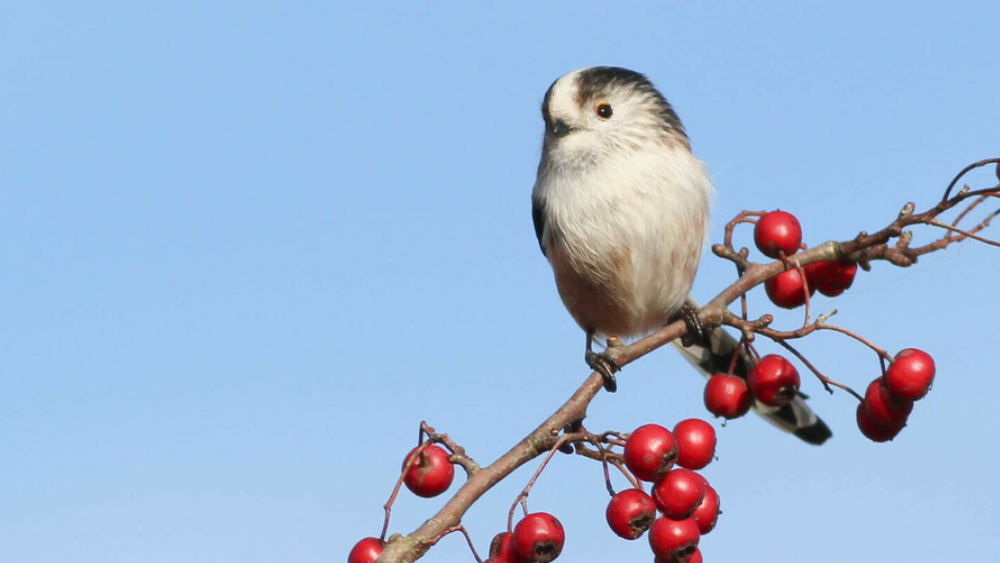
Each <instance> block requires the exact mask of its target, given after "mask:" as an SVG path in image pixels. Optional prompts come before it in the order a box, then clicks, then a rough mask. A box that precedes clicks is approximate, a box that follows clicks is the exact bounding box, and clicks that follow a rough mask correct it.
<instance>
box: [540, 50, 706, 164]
mask: <svg viewBox="0 0 1000 563" xmlns="http://www.w3.org/2000/svg"><path fill="white" fill-rule="evenodd" d="M542 118H543V119H544V120H545V146H546V150H547V151H549V150H558V151H559V152H560V153H564V154H565V155H566V156H576V157H587V156H588V155H589V156H590V157H593V155H597V154H607V153H608V152H609V151H614V150H616V149H622V150H636V149H641V148H643V147H648V146H650V144H651V143H655V144H656V145H661V146H662V145H663V144H667V145H670V146H676V145H677V144H678V143H679V144H680V145H683V146H684V147H687V148H690V147H689V143H688V139H687V135H686V134H685V133H684V127H683V125H681V122H680V119H679V118H678V117H677V114H676V113H674V110H673V108H672V107H671V106H670V104H669V103H668V102H667V100H666V99H665V98H664V97H663V96H662V95H661V94H660V93H659V92H658V91H657V90H656V88H654V87H653V85H652V84H651V83H650V82H649V80H648V79H647V78H646V77H645V76H643V75H642V74H639V73H638V72H635V71H631V70H628V69H624V68H618V67H608V66H595V67H590V68H584V69H580V70H575V71H573V72H570V73H568V74H565V75H563V76H562V77H560V78H559V79H557V80H556V81H555V82H553V83H552V86H550V87H549V90H548V92H546V94H545V101H544V102H543V103H542Z"/></svg>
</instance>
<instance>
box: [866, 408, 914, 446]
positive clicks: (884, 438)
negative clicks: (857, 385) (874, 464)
mask: <svg viewBox="0 0 1000 563" xmlns="http://www.w3.org/2000/svg"><path fill="white" fill-rule="evenodd" d="M857 420H858V429H860V430H861V433H862V434H864V435H865V437H866V438H868V439H869V440H871V441H872V442H888V441H889V440H892V439H893V438H895V437H896V436H897V435H898V434H899V432H900V431H901V430H902V429H903V427H904V426H905V425H906V424H905V423H903V424H899V425H896V426H888V425H885V424H882V423H881V422H879V421H877V420H875V419H874V418H872V415H871V414H870V413H869V412H868V409H866V408H865V404H864V403H858V412H857Z"/></svg>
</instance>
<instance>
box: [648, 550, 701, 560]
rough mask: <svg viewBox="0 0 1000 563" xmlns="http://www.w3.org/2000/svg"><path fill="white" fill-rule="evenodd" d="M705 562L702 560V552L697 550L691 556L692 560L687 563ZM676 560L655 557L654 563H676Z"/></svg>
mask: <svg viewBox="0 0 1000 563" xmlns="http://www.w3.org/2000/svg"><path fill="white" fill-rule="evenodd" d="M703 561H704V560H703V559H702V558H701V550H700V549H698V548H695V550H694V553H692V554H691V558H690V559H688V560H687V563H702V562H703ZM676 562H677V560H676V559H663V558H660V557H653V563H676Z"/></svg>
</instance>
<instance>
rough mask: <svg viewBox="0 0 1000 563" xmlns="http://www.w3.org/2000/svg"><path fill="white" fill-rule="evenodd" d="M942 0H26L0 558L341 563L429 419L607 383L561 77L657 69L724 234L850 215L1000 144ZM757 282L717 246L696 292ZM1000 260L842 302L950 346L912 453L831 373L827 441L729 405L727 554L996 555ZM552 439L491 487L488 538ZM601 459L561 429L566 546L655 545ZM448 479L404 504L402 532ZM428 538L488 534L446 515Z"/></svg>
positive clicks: (473, 440) (619, 423)
mask: <svg viewBox="0 0 1000 563" xmlns="http://www.w3.org/2000/svg"><path fill="white" fill-rule="evenodd" d="M930 4H931V3H923V4H919V3H918V4H915V3H911V2H886V3H882V4H881V5H875V4H874V3H872V2H853V1H838V2H808V3H807V2H767V3H760V2H754V3H748V2H736V1H733V2H711V3H707V2H706V3H689V2H685V3H681V2H638V3H629V5H628V6H622V5H615V4H612V3H607V2H585V1H576V2H541V3H523V4H518V3H513V2H505V3H492V4H477V5H473V4H472V3H461V4H460V3H443V2H398V3H382V2H344V1H341V2H274V3H271V4H269V5H267V4H261V3H257V2H231V3H225V2H199V3H195V2H178V3H151V2H103V3H71V2H50V3H28V2H21V3H12V2H8V3H6V4H5V5H4V6H3V7H0V76H2V79H0V82H2V84H0V383H2V386H0V483H2V485H0V487H2V491H0V560H2V561H4V562H5V563H49V562H53V563H54V562H70V561H72V562H75V563H76V562H87V561H93V562H102V563H109V562H118V561H121V562H135V561H142V562H144V563H154V562H177V561H186V562H199V561H204V562H227V561H232V562H240V563H248V562H257V561H259V562H271V561H299V562H328V561H334V562H337V561H345V560H346V557H347V553H348V551H349V550H350V548H351V546H352V545H353V544H354V542H356V541H357V540H358V539H360V538H362V537H364V536H366V535H377V534H378V532H379V530H380V527H381V524H382V508H381V507H382V504H383V503H384V502H385V500H386V498H387V497H388V495H389V493H390V490H391V488H392V486H393V484H394V482H395V479H396V477H397V475H398V471H399V465H400V463H401V461H402V458H403V456H404V454H405V452H406V451H408V450H409V449H410V448H411V447H413V446H414V445H415V444H416V438H417V427H418V423H419V422H420V421H421V420H427V421H428V422H429V423H430V424H431V425H433V426H435V427H436V428H437V429H439V430H441V431H446V432H448V433H449V434H451V436H452V437H453V438H455V439H456V440H457V441H459V442H460V443H461V444H463V445H464V446H465V447H466V448H468V452H469V454H470V455H471V456H473V457H474V458H475V459H477V460H478V461H479V462H480V463H483V464H486V463H489V462H490V461H492V460H493V459H495V458H496V457H497V456H498V455H500V454H501V453H503V452H504V451H506V450H507V448H509V447H510V446H511V445H512V444H514V443H515V442H516V441H517V440H518V439H519V438H520V437H522V436H523V435H524V434H526V433H527V432H529V431H530V430H531V429H532V428H534V427H535V425H536V424H537V423H538V422H540V421H541V420H542V419H543V418H544V417H546V416H548V414H550V413H551V412H552V411H553V410H554V409H555V408H556V407H557V406H558V405H560V404H562V402H563V401H564V400H565V399H566V398H567V397H568V396H569V395H570V394H571V393H572V391H573V390H574V389H576V387H577V386H578V385H579V383H580V382H581V381H582V380H583V379H584V378H585V377H586V376H587V374H588V370H587V369H586V368H585V367H584V365H583V361H582V345H583V337H582V334H581V331H580V329H579V328H578V327H576V325H575V324H574V323H573V321H572V320H571V319H570V317H569V315H568V314H567V313H566V312H565V310H564V309H563V306H562V304H561V303H560V301H559V299H558V296H557V294H556V291H555V287H554V284H553V281H552V275H551V273H550V270H549V267H548V265H547V263H546V262H545V260H544V258H543V257H542V255H541V254H540V253H539V251H538V247H537V245H536V242H535V238H534V233H533V231H532V226H531V220H530V218H529V217H530V213H529V208H530V203H529V193H530V190H531V186H532V183H533V181H534V175H535V166H536V163H537V159H538V153H539V148H540V143H541V133H542V124H541V119H540V115H539V104H540V102H541V99H542V95H543V94H544V92H545V90H546V88H548V86H549V84H550V83H551V82H552V81H553V80H554V79H555V78H556V77H558V76H559V75H561V74H563V73H565V72H567V71H570V70H573V69H576V68H579V67H583V66H590V65H594V64H615V65H622V66H627V67H630V68H633V69H636V70H639V71H642V72H644V73H646V74H647V75H648V76H649V77H650V78H651V79H652V80H653V81H654V83H655V84H656V85H658V86H659V87H660V88H661V89H662V91H663V92H664V93H665V95H666V96H667V97H668V99H669V100H670V101H671V102H672V103H673V104H674V105H675V107H676V109H677V111H678V112H679V114H680V116H681V118H682V119H683V121H684V123H685V125H686V126H687V129H688V132H689V134H690V136H691V138H692V141H693V145H694V149H695V152H696V154H697V155H698V156H699V157H700V158H701V159H702V160H704V161H705V162H706V163H707V165H708V168H709V169H710V171H711V172H712V174H713V177H714V178H715V181H716V185H717V188H718V199H717V202H716V204H715V208H714V212H713V217H714V226H713V228H712V236H711V238H712V240H713V241H719V240H720V238H721V231H722V226H723V225H724V224H725V223H726V221H728V219H729V218H731V217H732V216H733V215H734V214H735V213H737V212H739V211H740V210H742V209H770V208H777V207H781V208H783V209H786V210H789V211H792V212H794V213H796V214H797V215H798V216H799V218H800V220H801V221H802V224H803V226H804V230H805V236H806V239H807V241H808V242H810V243H814V244H815V243H819V242H822V241H825V240H829V239H846V238H850V237H852V236H854V235H855V234H856V233H857V232H858V231H859V230H862V229H864V230H876V229H878V228H880V227H882V226H884V225H886V224H887V223H888V222H889V221H891V220H892V218H893V217H894V216H895V214H896V213H897V212H898V210H899V209H900V208H901V207H902V205H903V204H904V203H906V202H907V201H914V202H916V203H917V206H918V208H926V207H929V206H931V205H933V203H934V202H935V201H936V199H937V198H939V197H940V194H941V192H942V190H943V189H944V187H945V185H946V184H947V183H948V181H949V180H950V179H951V178H952V176H953V175H954V174H955V172H957V171H958V170H959V169H961V168H962V167H963V166H965V165H966V164H968V163H970V162H972V161H975V160H979V159H982V158H988V157H995V156H1000V104H998V103H997V99H998V92H1000V58H998V57H997V40H996V38H997V29H998V27H997V26H998V22H1000V4H998V3H997V2H995V1H981V2H951V3H947V5H941V6H937V7H932V6H930ZM989 178H990V175H989V174H980V175H978V176H974V177H973V179H974V180H976V181H977V185H978V186H980V187H981V186H985V185H987V183H986V182H988V181H989ZM997 228H1000V225H997ZM998 233H1000V231H994V233H993V236H994V237H997V236H998ZM738 234H739V236H740V237H741V238H740V241H741V243H742V244H746V245H748V244H750V236H749V235H750V233H749V231H748V230H744V231H742V232H738ZM928 237H929V235H928V234H927V233H926V231H921V232H920V233H918V239H921V240H928ZM732 277H733V269H732V267H731V266H730V265H728V264H725V263H722V262H721V261H720V260H718V259H716V258H713V257H711V256H710V255H706V258H705V260H704V262H703V268H702V270H701V272H700V274H699V277H698V279H697V281H696V285H695V289H694V294H695V296H696V297H697V298H699V299H701V300H708V299H710V298H711V297H712V296H713V295H715V293H717V292H718V291H719V290H720V289H722V288H723V287H724V286H725V285H727V284H728V283H730V282H731V281H732V279H733V278H732ZM997 279H1000V249H996V248H989V247H986V246H984V245H978V244H963V245H961V246H960V247H956V248H953V249H950V250H948V251H946V252H942V253H938V254H935V255H933V256H929V257H927V258H926V259H923V260H921V261H920V263H919V264H918V265H916V266H915V267H913V268H910V269H908V270H900V269H897V268H894V267H890V266H888V265H886V264H884V263H879V264H876V265H875V267H874V270H873V271H872V272H870V273H863V274H862V275H860V276H859V277H858V279H857V281H856V282H855V285H854V287H853V288H851V290H849V291H848V292H847V293H846V294H845V295H844V296H842V297H840V298H838V299H836V300H829V299H826V298H819V299H817V300H816V307H817V310H818V311H828V310H830V309H833V308H837V309H838V310H839V311H840V313H839V314H838V315H837V317H836V321H837V322H838V323H840V324H842V325H845V326H847V327H850V328H852V329H854V330H857V331H859V332H861V333H862V334H864V335H866V336H867V337H869V338H871V339H872V340H874V341H875V342H877V343H879V344H880V345H882V346H884V347H886V348H888V349H890V350H893V351H895V350H899V349H902V348H905V347H910V346H914V347H919V348H923V349H926V350H927V351H929V352H930V353H932V354H933V355H934V357H935V358H936V359H937V362H938V369H939V373H938V379H937V382H936V385H935V387H934V390H933V392H932V393H931V395H930V396H929V397H928V398H927V399H926V400H925V401H924V402H922V403H920V404H918V405H917V408H916V409H915V411H914V414H913V416H912V417H911V423H910V427H909V428H907V429H906V430H905V431H904V432H903V433H902V434H901V436H900V437H899V438H898V439H897V440H896V441H895V442H894V443H891V444H887V445H875V444H872V443H870V442H868V441H867V440H865V439H864V438H863V437H862V436H861V435H860V434H859V432H858V431H857V430H856V427H855V424H854V407H855V404H856V403H855V401H854V400H853V399H852V398H851V397H850V396H848V395H846V394H844V393H837V394H836V395H833V396H829V395H827V394H826V393H824V392H823V391H822V389H821V387H820V386H819V384H818V382H816V381H815V380H814V379H812V378H810V377H805V384H804V390H805V391H806V392H808V393H810V394H811V395H812V396H813V400H812V403H813V405H814V407H815V408H816V409H817V410H818V411H819V412H821V414H822V415H823V417H824V418H825V419H826V420H827V421H828V422H829V423H830V425H831V427H832V428H833V430H834V433H835V436H834V439H833V440H832V441H830V442H829V443H828V444H826V445H824V446H823V447H820V448H815V447H809V446H806V445H803V444H801V443H799V442H797V441H796V440H795V439H793V438H791V437H789V436H787V435H783V434H781V433H779V432H777V431H776V430H774V429H773V428H772V427H770V426H769V425H767V424H765V423H764V422H762V421H760V420H759V419H756V418H753V417H748V418H746V419H742V420H738V421H736V422H733V423H730V424H728V425H727V426H726V427H725V428H722V427H721V426H720V425H718V424H716V426H717V427H718V428H719V446H718V456H719V459H718V461H717V462H715V463H714V464H713V465H711V466H710V467H709V468H707V469H706V470H705V472H704V473H705V475H706V476H707V477H708V478H709V480H710V481H711V482H712V483H713V485H714V486H715V488H716V489H717V490H718V491H719V493H720V495H721V497H722V504H723V510H724V514H723V515H722V517H721V519H720V523H719V526H718V528H717V529H716V530H715V531H714V532H712V534H711V535H709V536H707V537H705V538H704V539H703V543H702V547H703V552H704V554H705V560H706V561H710V562H712V561H714V562H732V561H741V562H758V561H759V562H765V561H775V560H779V561H803V562H815V563H824V562H838V563H839V562H842V561H858V562H881V561H908V562H931V561H949V560H950V561H958V560H970V561H988V560H994V559H995V558H996V556H997V555H996V554H997V553H1000V524H998V521H1000V512H998V508H997V506H998V504H1000V486H998V484H997V483H998V481H997V478H996V468H997V465H998V463H1000V457H998V454H997V444H998V442H997V436H998V434H1000V421H998V419H997V415H996V404H997V397H998V396H1000V377H998V376H1000V373H998V368H997V361H996V354H997V350H998V337H997V334H998V331H997V326H996V323H997V318H998V316H997V312H998V309H1000V297H998V293H997ZM773 310H774V308H773V307H771V306H769V304H768V303H767V301H766V298H765V297H764V295H763V291H762V290H760V289H758V290H755V291H754V292H753V293H751V311H752V312H753V313H754V314H762V313H765V312H772V311H773ZM777 322H778V326H782V327H793V326H796V323H799V322H801V314H800V312H794V313H791V314H779V315H778V321H777ZM760 348H761V350H762V351H764V352H770V351H775V349H776V347H773V346H769V345H768V344H767V343H763V342H762V343H761V345H760ZM801 349H802V350H803V351H804V352H805V353H806V354H807V355H808V357H809V358H811V359H812V360H813V361H814V363H816V364H817V365H818V366H820V367H821V368H822V369H823V370H825V371H826V372H827V373H829V374H830V375H831V376H834V377H836V378H839V379H841V380H843V381H845V382H848V383H850V384H852V385H853V386H855V388H857V389H863V388H864V386H865V385H866V384H867V383H868V381H870V380H871V379H872V378H873V377H874V376H875V375H876V374H877V370H878V368H877V363H876V361H875V358H874V355H873V354H871V353H870V352H869V351H867V350H866V349H864V348H863V347H861V346H860V345H858V344H857V343H854V342H852V341H850V340H848V339H846V338H843V337H840V336H836V335H830V336H821V337H817V338H810V339H808V341H805V342H802V343H801ZM702 388H703V382H702V380H700V379H699V378H697V377H696V376H695V375H694V374H693V373H692V372H691V370H690V369H689V368H688V367H687V366H686V364H684V363H683V362H682V361H681V360H680V359H679V358H678V357H677V355H676V354H675V353H674V352H673V351H671V350H669V349H664V350H661V351H659V352H657V353H655V354H653V355H651V356H649V357H647V358H645V359H643V360H642V361H640V362H637V363H636V364H633V365H632V366H629V367H628V368H627V369H626V370H625V372H624V373H623V374H622V375H621V377H620V392H619V393H617V394H616V395H607V394H601V395H600V396H598V398H597V399H596V400H595V401H594V403H593V405H592V406H591V409H590V418H588V420H587V424H588V427H589V428H590V429H592V430H595V431H603V430H608V429H615V430H620V431H629V430H631V429H633V428H635V427H636V426H638V425H640V424H644V423H647V422H658V423H660V424H664V425H666V426H673V424H674V423H676V422H677V421H679V420H681V419H683V418H688V417H692V416H702V417H707V413H706V412H705V411H704V408H703V406H702V403H701V392H702ZM535 466H536V465H535V464H532V465H531V467H530V468H524V469H522V470H521V471H519V472H518V473H516V474H515V475H514V476H513V477H512V478H510V479H508V480H507V481H506V482H504V483H503V484H501V485H500V486H498V487H497V488H495V489H494V490H493V491H491V492H490V493H489V494H488V495H487V496H486V497H485V498H484V499H483V500H482V502H480V503H478V504H477V505H476V506H475V507H474V508H473V509H472V510H471V511H470V513H469V514H468V516H467V518H466V520H465V522H466V525H467V527H468V528H469V530H470V532H471V533H472V535H473V538H474V540H475V542H476V545H477V547H478V548H479V549H480V551H481V552H485V551H486V549H487V546H488V544H489V541H490V538H491V537H492V536H493V534H495V533H496V532H498V531H500V530H502V529H503V528H504V527H505V525H506V515H507V508H508V507H509V505H510V502H511V501H512V500H513V499H514V497H515V495H516V494H517V491H519V490H520V489H521V487H523V485H524V484H525V482H526V481H527V479H528V478H529V476H530V473H531V471H532V470H533V469H534V467H535ZM602 481H603V478H602V473H601V468H600V466H599V464H597V463H595V462H592V461H589V460H585V459H582V458H574V457H569V456H561V455H560V456H558V457H557V458H555V459H554V461H553V462H552V464H551V466H550V468H549V470H548V471H547V472H546V473H544V474H543V476H542V478H541V479H540V480H539V482H538V484H537V485H536V487H535V488H534V489H533V491H532V494H531V497H530V506H531V508H532V509H533V510H545V511H548V512H552V513H553V514H555V515H557V516H558V517H559V518H560V519H561V520H562V522H563V524H564V525H565V527H566V529H567V542H566V548H565V551H564V554H563V556H562V559H561V560H565V561H608V560H616V561H625V560H628V561H651V560H652V556H651V555H650V553H649V551H648V546H647V544H646V540H645V539H643V540H640V541H639V542H634V543H629V542H625V541H623V540H619V539H617V537H615V536H614V535H613V534H612V533H611V532H610V530H608V529H607V526H606V524H605V523H604V508H605V505H606V503H607V500H608V497H607V493H606V491H605V490H604V487H603V484H602ZM615 485H616V486H617V487H623V486H625V482H624V480H622V479H620V478H616V479H615ZM456 489H457V484H456V485H453V488H452V492H453V491H454V490H456ZM442 503H443V499H440V498H439V499H432V500H422V499H417V498H415V497H413V496H412V495H407V494H403V495H401V497H400V498H399V501H398V502H397V504H396V507H395V510H394V512H393V520H392V524H391V531H393V532H408V531H411V530H413V529H414V528H416V527H417V526H418V525H419V524H420V523H421V522H423V520H424V519H425V518H427V517H429V516H430V515H432V514H433V512H434V511H435V510H436V509H437V507H439V506H440V505H441V504H442ZM427 560H428V561H447V562H451V561H456V562H458V561H472V558H471V555H470V554H469V552H468V548H467V547H466V546H465V542H464V541H462V540H461V538H460V537H448V538H446V539H444V540H443V541H442V542H441V543H440V544H439V546H438V547H436V548H435V549H434V550H432V551H431V552H430V554H429V556H428V558H427Z"/></svg>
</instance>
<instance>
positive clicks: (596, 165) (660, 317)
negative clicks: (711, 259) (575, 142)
mask: <svg viewBox="0 0 1000 563" xmlns="http://www.w3.org/2000/svg"><path fill="white" fill-rule="evenodd" d="M554 156H557V157H558V155H554ZM564 162H566V161H564ZM568 162H570V164H565V163H564V164H563V165H561V166H553V167H551V169H550V170H547V171H546V172H545V173H544V174H542V175H540V177H539V181H538V184H537V185H536V187H535V189H536V193H537V195H539V196H540V197H541V198H542V200H543V201H544V203H545V212H546V233H545V236H544V238H543V241H542V244H543V245H544V246H545V249H546V255H547V256H548V257H549V261H550V262H551V264H552V267H553V270H554V272H555V276H556V284H557V285H558V287H559V292H560V295H561V296H562V298H563V302H564V303H565V305H566V307H567V308H568V309H569V311H570V313H571V314H572V315H573V317H574V318H575V319H576V321H577V323H579V324H580V326H581V327H583V328H585V329H587V328H593V329H595V330H596V331H597V332H598V333H600V334H604V335H608V336H611V335H617V336H635V335H640V334H643V333H646V332H649V331H651V330H654V329H656V328H658V327H660V326H662V325H663V324H664V323H665V322H666V321H667V320H668V319H669V317H670V315H671V314H673V313H674V312H675V311H676V310H677V309H678V308H679V307H680V306H681V304H683V303H684V301H685V299H686V298H687V295H688V293H689V291H690V289H691V284H692V282H693V280H694V273H695V271H696V269H697V266H698V261H699V258H700V255H701V248H702V245H703V243H704V239H705V230H706V226H707V222H708V206H709V202H710V198H711V194H712V186H711V182H710V180H709V178H708V175H707V174H706V172H705V169H704V167H703V165H702V163H701V162H699V161H698V160H697V159H695V158H694V156H692V155H691V153H690V152H689V151H688V150H687V148H686V147H681V146H675V147H664V146H660V147H658V150H646V151H622V152H621V153H620V154H619V155H618V156H617V157H615V158H602V159H600V160H599V161H593V162H587V161H585V160H580V161H577V163H576V164H572V162H573V161H568Z"/></svg>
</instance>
